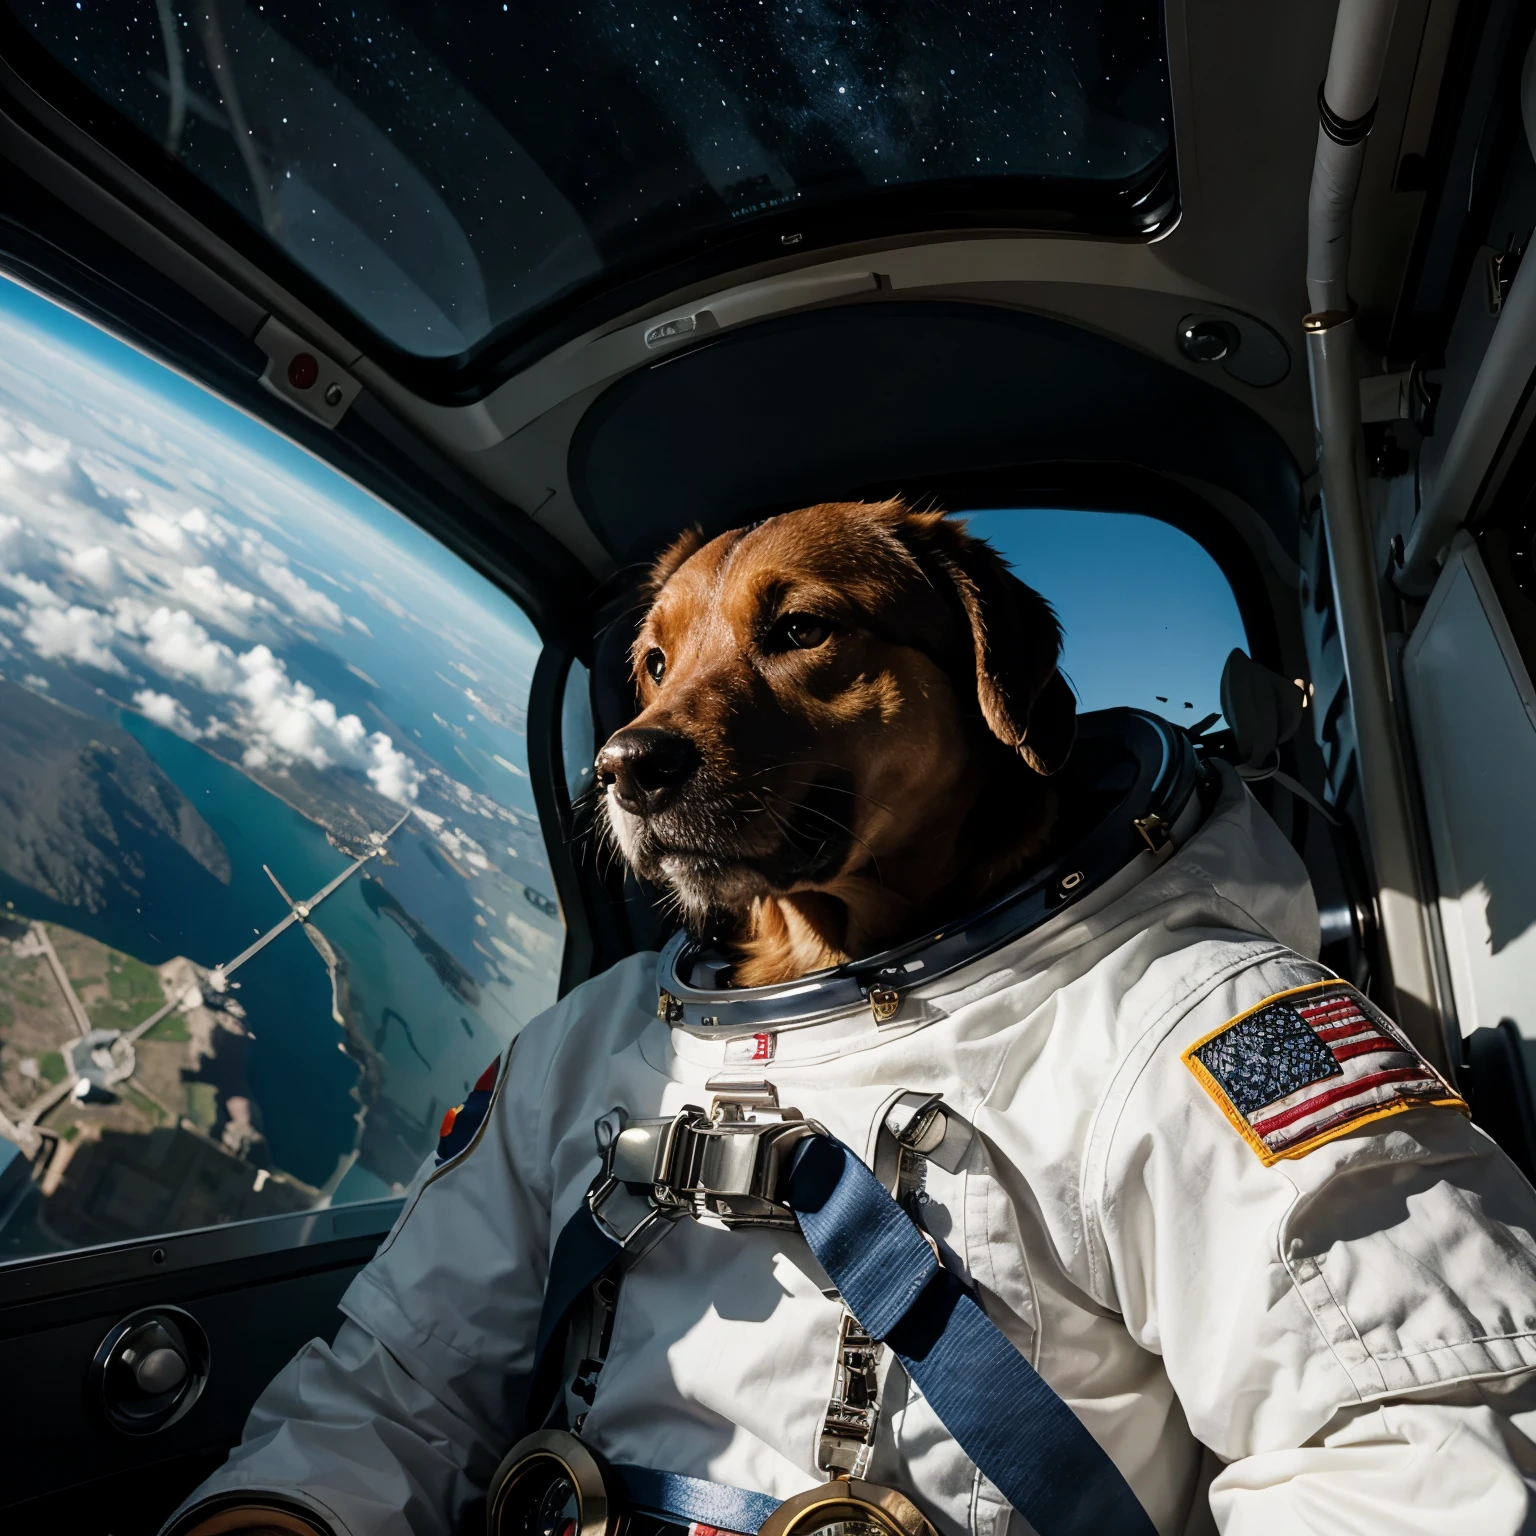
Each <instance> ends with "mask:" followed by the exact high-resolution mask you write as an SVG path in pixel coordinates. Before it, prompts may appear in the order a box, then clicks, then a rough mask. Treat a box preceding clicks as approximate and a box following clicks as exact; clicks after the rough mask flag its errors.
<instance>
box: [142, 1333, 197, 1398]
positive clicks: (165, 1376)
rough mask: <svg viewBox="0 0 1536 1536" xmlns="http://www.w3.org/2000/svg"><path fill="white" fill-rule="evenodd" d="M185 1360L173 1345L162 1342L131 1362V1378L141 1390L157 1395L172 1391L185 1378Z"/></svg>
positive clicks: (186, 1368)
mask: <svg viewBox="0 0 1536 1536" xmlns="http://www.w3.org/2000/svg"><path fill="white" fill-rule="evenodd" d="M187 1371H188V1366H187V1362H186V1361H185V1360H184V1359H182V1357H181V1354H180V1352H179V1351H178V1350H177V1349H176V1348H175V1346H174V1345H170V1344H162V1345H161V1346H160V1348H159V1349H152V1350H150V1352H149V1353H148V1354H147V1355H144V1354H141V1355H140V1356H139V1358H138V1359H137V1360H136V1361H135V1362H134V1363H133V1379H134V1381H135V1382H137V1383H138V1387H139V1390H140V1391H141V1392H145V1393H148V1394H150V1395H152V1396H158V1395H159V1394H160V1393H162V1392H174V1391H175V1390H176V1388H177V1387H179V1386H180V1385H181V1384H182V1382H184V1381H185V1380H186V1379H187Z"/></svg>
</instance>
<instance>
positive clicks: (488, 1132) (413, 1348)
mask: <svg viewBox="0 0 1536 1536" xmlns="http://www.w3.org/2000/svg"><path fill="white" fill-rule="evenodd" d="M579 1001H580V995H579V993H578V994H573V995H572V997H571V998H568V999H566V1001H565V1003H563V1004H561V1005H560V1006H558V1007H557V1008H556V1009H553V1010H551V1012H550V1013H549V1014H546V1015H544V1016H542V1017H541V1018H540V1019H538V1020H535V1021H534V1023H533V1024H531V1025H529V1026H528V1028H527V1029H526V1030H525V1031H524V1033H523V1035H522V1036H521V1037H520V1038H519V1040H518V1041H517V1043H516V1048H515V1050H512V1051H509V1052H508V1053H507V1055H506V1056H505V1057H504V1058H503V1059H502V1061H501V1063H500V1064H499V1067H498V1071H497V1080H496V1082H495V1083H494V1084H493V1085H492V1088H491V1090H490V1093H489V1098H488V1101H487V1103H486V1105H485V1109H484V1114H483V1117H482V1118H480V1119H479V1120H478V1121H477V1123H474V1124H469V1123H467V1121H466V1119H465V1116H466V1115H467V1114H473V1111H474V1110H475V1109H476V1108H477V1105H476V1102H475V1097H474V1094H471V1095H470V1097H469V1099H467V1100H466V1103H465V1106H464V1108H463V1110H461V1112H460V1120H459V1123H458V1125H457V1127H456V1132H455V1133H454V1134H453V1135H451V1136H450V1137H447V1138H445V1141H444V1143H443V1144H442V1145H440V1148H439V1152H440V1154H441V1153H442V1151H443V1150H444V1149H445V1148H446V1149H447V1151H448V1153H449V1155H448V1157H447V1158H446V1160H444V1161H441V1162H439V1160H438V1158H433V1159H431V1160H429V1162H428V1164H427V1166H426V1167H425V1168H423V1169H422V1171H421V1173H420V1174H418V1176H417V1178H416V1181H415V1182H414V1183H413V1185H412V1188H411V1190H410V1191H409V1192H408V1194H407V1198H406V1206H405V1210H404V1212H403V1213H402V1215H401V1217H400V1220H399V1221H398V1222H397V1223H396V1225H395V1228H394V1230H393V1231H392V1232H391V1233H390V1235H389V1236H388V1237H387V1238H386V1239H385V1241H384V1243H383V1244H382V1245H381V1247H380V1249H379V1252H378V1254H377V1255H376V1257H375V1258H374V1259H373V1260H372V1262H371V1263H370V1264H369V1265H368V1266H367V1267H366V1268H365V1269H364V1270H363V1271H362V1272H361V1273H360V1274H359V1275H358V1276H357V1278H356V1279H355V1280H354V1281H353V1282H352V1284H351V1286H350V1287H349V1288H348V1289H347V1292H346V1294H345V1295H344V1296H343V1298H342V1300H341V1304H340V1305H341V1311H342V1313H343V1314H344V1316H345V1319H346V1321H345V1322H343V1324H342V1327H341V1330H340V1332H339V1333H338V1334H337V1336H336V1339H335V1341H334V1343H332V1344H330V1345H327V1344H325V1343H324V1342H323V1341H321V1340H318V1339H317V1340H314V1341H312V1342H311V1343H309V1344H307V1345H306V1346H305V1347H304V1348H303V1349H302V1350H301V1351H300V1352H299V1354H298V1356H297V1357H296V1358H295V1359H294V1360H292V1361H291V1362H290V1363H289V1364H288V1365H287V1366H285V1367H284V1368H283V1370H282V1371H281V1372H280V1373H279V1374H278V1375H277V1377H276V1378H275V1379H274V1380H273V1381H272V1383H271V1384H270V1385H269V1386H268V1387H267V1389H266V1391H265V1392H263V1394H262V1395H261V1397H260V1398H259V1399H258V1400H257V1402H256V1405H255V1407H254V1408H253V1409H252V1411H251V1414H250V1417H249V1419H248V1420H247V1423H246V1426H245V1431H244V1435H243V1438H242V1440H241V1443H240V1444H239V1445H238V1446H237V1447H236V1448H235V1449H234V1451H233V1452H232V1453H231V1454H230V1458H229V1460H228V1461H227V1462H226V1463H225V1465H224V1466H223V1467H221V1468H220V1469H219V1471H218V1472H216V1473H215V1474H214V1475H213V1476H212V1477H211V1478H210V1479H208V1481H207V1482H205V1483H204V1484H203V1485H202V1487H200V1488H199V1489H198V1490H197V1491H196V1493H195V1494H193V1496H192V1497H191V1498H190V1499H189V1500H188V1501H187V1503H186V1504H185V1505H184V1506H183V1508H182V1510H181V1511H179V1512H178V1515H177V1516H174V1517H173V1518H172V1521H171V1523H170V1524H169V1525H168V1526H167V1528H166V1530H167V1532H168V1533H170V1532H174V1533H175V1536H182V1533H183V1532H187V1533H190V1532H193V1531H195V1530H196V1529H197V1527H198V1524H199V1522H200V1521H201V1520H203V1519H205V1518H206V1517H207V1516H208V1515H211V1514H213V1513H215V1512H222V1513H223V1516H224V1519H225V1520H228V1519H230V1518H231V1511H232V1510H233V1509H234V1508H236V1507H240V1508H244V1507H245V1506H246V1505H247V1504H250V1505H252V1506H260V1505H262V1504H267V1505H269V1506H270V1507H274V1508H277V1509H280V1510H288V1511H290V1512H293V1513H302V1514H303V1515H304V1516H306V1517H307V1518H309V1519H310V1520H312V1521H314V1522H315V1523H317V1524H318V1525H319V1526H320V1527H321V1529H323V1530H324V1531H325V1532H326V1533H327V1536H450V1533H453V1532H456V1531H457V1530H458V1529H459V1525H460V1522H461V1519H462V1517H463V1513H464V1511H465V1509H466V1508H467V1507H468V1506H469V1505H471V1503H472V1502H473V1501H474V1500H476V1499H477V1498H479V1497H480V1496H481V1495H482V1494H483V1491H484V1488H485V1485H486V1483H487V1481H488V1480H489V1478H490V1476H491V1474H492V1472H493V1471H494V1470H495V1467H496V1465H497V1463H498V1462H499V1461H500V1459H501V1457H502V1456H503V1455H505V1453H506V1451H507V1449H508V1448H509V1447H510V1445H511V1444H512V1442H513V1441H514V1440H515V1438H516V1436H517V1432H518V1429H519V1425H520V1418H521V1410H522V1399H523V1393H524V1388H525V1385H526V1382H527V1380H528V1376H529V1373H530V1371H531V1368H532V1352H533V1341H534V1338H535V1334H536V1330H537V1325H538V1317H539V1310H540V1306H541V1302H542V1298H543V1290H544V1278H545V1273H546V1270H547V1261H548V1251H549V1235H550V1214H549V1211H550V1175H551V1170H550V1158H549V1154H548V1151H547V1149H546V1148H545V1147H544V1145H543V1144H542V1141H541V1137H542V1136H543V1134H544V1131H543V1121H544V1119H545V1117H544V1115H543V1114H541V1108H542V1106H543V1101H544V1098H545V1087H546V1081H547V1078H548V1075H549V1070H550V1062H551V1060H552V1058H553V1056H554V1054H555V1053H556V1052H557V1051H558V1048H559V1044H560V1040H561V1037H562V1036H563V1035H564V1034H565V1033H566V1031H567V1030H568V1028H569V1026H570V1024H571V1023H572V1022H573V1018H572V1015H573V1012H574V1010H575V1009H577V1008H579ZM483 1082H484V1079H482V1083H483ZM480 1087H481V1085H480V1084H477V1085H476V1088H477V1089H479V1088H480ZM251 1520H252V1524H253V1526H256V1527H260V1526H262V1525H263V1524H264V1523H265V1522H264V1521H263V1520H262V1519H260V1518H259V1517H258V1516H257V1515H256V1514H254V1513H253V1514H252V1516H251ZM220 1528H221V1529H222V1528H227V1527H225V1526H223V1525H221V1527H220Z"/></svg>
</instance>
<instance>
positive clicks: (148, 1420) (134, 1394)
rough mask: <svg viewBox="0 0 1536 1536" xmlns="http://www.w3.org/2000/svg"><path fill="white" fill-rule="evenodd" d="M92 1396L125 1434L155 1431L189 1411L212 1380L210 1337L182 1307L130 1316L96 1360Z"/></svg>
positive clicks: (103, 1343)
mask: <svg viewBox="0 0 1536 1536" xmlns="http://www.w3.org/2000/svg"><path fill="white" fill-rule="evenodd" d="M90 1375H91V1395H92V1397H93V1398H94V1400H95V1401H96V1403H97V1404H98V1405H99V1407H100V1408H101V1411H102V1412H103V1413H104V1414H105V1415H106V1418H107V1422H108V1423H109V1424H111V1425H112V1427H113V1428H114V1429H117V1430H121V1431H122V1433H123V1434H125V1435H152V1434H154V1433H155V1432H156V1431H157V1430H161V1429H165V1428H167V1427H168V1426H169V1425H171V1424H174V1423H175V1422H176V1421H177V1420H178V1419H180V1418H181V1417H183V1415H185V1414H186V1413H188V1412H189V1411H190V1410H191V1408H192V1405H193V1404H194V1403H195V1402H196V1401H197V1400H198V1398H199V1397H200V1396H201V1395H202V1390H203V1385H204V1383H205V1382H206V1381H207V1379H208V1336H207V1335H206V1334H205V1333H204V1332H203V1330H202V1328H201V1327H200V1326H199V1325H198V1322H197V1319H196V1318H194V1317H193V1316H192V1315H191V1313H189V1312H184V1311H183V1310H182V1309H181V1308H180V1307H146V1308H145V1309H144V1310H143V1311H140V1312H134V1313H131V1314H130V1315H129V1316H127V1317H125V1318H124V1319H123V1320H122V1321H121V1322H120V1323H118V1325H117V1326H116V1327H115V1328H113V1329H112V1331H111V1332H110V1333H109V1334H108V1335H107V1336H106V1338H104V1339H103V1340H102V1341H101V1344H100V1346H99V1347H98V1348H97V1350H96V1354H95V1356H94V1357H93V1359H92V1361H91V1371H90Z"/></svg>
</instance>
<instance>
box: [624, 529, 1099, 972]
mask: <svg viewBox="0 0 1536 1536" xmlns="http://www.w3.org/2000/svg"><path fill="white" fill-rule="evenodd" d="M651 582H652V586H651V590H652V594H653V597H652V602H651V607H650V611H649V612H648V614H647V615H646V618H645V622H644V625H643V626H642V628H641V630H640V634H639V637H638V639H637V640H636V642H635V649H634V669H635V681H636V684H637V686H638V688H639V690H640V698H641V704H642V708H641V711H640V714H639V715H638V717H637V718H636V719H635V720H634V721H633V722H632V723H631V724H630V725H627V726H626V727H625V728H624V729H623V730H621V731H617V732H615V733H614V735H613V736H612V737H611V738H610V740H609V741H608V743H607V744H606V745H605V746H604V747H603V749H602V751H601V752H600V753H599V754H598V758H597V771H598V779H599V782H600V784H601V786H602V788H603V790H604V794H603V803H604V811H605V814H606V817H607V822H608V826H609V828H610V830H611V832H612V835H613V837H614V838H615V840H616V841H617V843H618V846H619V848H620V849H621V851H622V852H623V854H624V856H625V858H626V859H627V860H628V861H629V864H630V866H631V867H632V868H633V869H634V870H635V871H636V873H638V874H640V875H642V876H644V877H645V878H648V879H651V880H654V881H657V882H658V883H661V884H665V885H666V886H668V887H669V888H670V889H671V890H672V891H673V892H674V893H675V895H676V897H677V899H678V901H679V903H680V904H681V907H682V910H683V913H684V916H685V917H686V918H687V920H688V921H689V922H690V923H691V924H693V925H694V926H695V927H697V926H700V925H702V924H705V923H706V922H714V923H716V924H721V923H723V925H724V930H725V931H724V935H723V937H724V938H725V940H726V942H727V943H728V944H730V945H731V946H732V948H733V949H734V951H735V954H736V964H735V966H734V968H733V972H732V980H733V982H734V983H735V984H736V985H738V986H762V985H765V984H767V983H769V982H777V981H785V980H788V979H790V978H792V977H795V976H799V975H803V974H804V973H805V972H807V971H811V970H816V969H819V968H820V967H822V966H827V965H836V964H839V963H841V962H842V961H844V960H847V959H850V958H853V957H857V956H863V955H868V954H873V953H877V952H878V951H880V950H882V949H884V948H887V947H889V946H890V945H891V944H894V943H898V942H900V941H901V940H903V939H906V938H909V937H913V936H916V935H917V934H919V933H921V932H922V931H923V930H924V928H925V926H927V925H930V924H932V923H934V922H937V921H940V920H942V919H944V918H945V917H948V916H953V915H957V914H959V913H960V912H962V911H964V910H965V908H967V907H968V906H972V905H974V904H975V903H976V902H977V901H979V900H980V899H981V898H982V897H984V896H985V895H987V894H988V893H989V892H991V891H993V890H996V889H998V888H1000V887H1002V886H1003V884H1004V883H1005V882H1006V881H1008V880H1009V879H1010V877H1016V876H1018V875H1020V874H1021V873H1022V871H1023V870H1024V868H1025V866H1026V865H1027V864H1028V862H1029V861H1030V859H1031V858H1032V857H1034V856H1035V855H1036V854H1038V853H1039V851H1040V850H1041V848H1042V847H1043V845H1044V843H1045V841H1046V838H1047V837H1048V835H1049V833H1050V829H1051V824H1052V821H1053V818H1054V816H1055V808H1056V796H1055V794H1054V792H1053V790H1052V788H1051V787H1050V786H1049V785H1048V784H1047V782H1046V778H1045V776H1046V775H1048V774H1051V773H1054V772H1055V770H1056V769H1057V768H1059V767H1060V766H1061V764H1062V762H1063V761H1064V760H1065V758H1066V756H1067V753H1068V751H1069V750H1070V748H1071V745H1072V739H1073V734H1074V730H1075V703H1074V700H1073V696H1072V691H1071V689H1070V688H1069V687H1068V685H1067V683H1066V681H1065V680H1064V679H1063V678H1062V676H1061V674H1060V673H1059V672H1058V671H1057V669H1056V662H1057V658H1058V656H1059V655H1060V650H1061V629H1060V626H1059V625H1058V623H1057V622H1056V616H1055V615H1054V614H1053V613H1052V611H1051V608H1050V605H1049V604H1048V603H1047V602H1046V601H1045V599H1044V598H1042V597H1041V596H1040V594H1039V593H1037V592H1035V591H1033V590H1032V589H1031V588H1029V587H1027V586H1025V585H1024V583H1023V582H1022V581H1019V580H1018V579H1017V578H1016V577H1015V576H1013V575H1012V574H1011V573H1010V572H1009V570H1008V568H1007V566H1006V565H1004V563H1003V561H1002V560H1001V559H1000V558H999V557H998V555H997V554H996V553H995V552H994V551H993V550H992V549H991V548H990V547H989V546H988V545H986V544H984V543H982V542H981V541H980V540H979V539H975V538H972V537H971V536H970V535H969V534H968V533H967V532H966V531H965V528H964V526H963V525H962V524H960V523H956V522H952V521H950V520H949V519H948V518H946V517H945V516H944V515H943V514H941V513H937V512H913V511H909V510H908V509H907V508H906V506H905V505H903V504H902V503H901V502H900V501H887V502H880V503H877V504H866V503H858V502H837V503H827V504H824V505H821V506H815V507H806V508H804V509H802V510H801V511H798V512H787V513H784V514H782V515H781V516H778V517H772V518H769V519H768V520H767V521H765V522H762V523H759V524H756V525H755V526H753V527H751V528H739V529H736V530H734V531H733V532H730V533H724V534H721V535H720V537H719V538H716V539H712V540H710V541H709V542H707V543H706V542H705V540H704V538H703V536H702V535H701V534H699V533H697V532H692V533H687V534H684V535H683V537H682V538H680V539H679V540H678V541H677V542H676V543H675V544H674V545H673V546H672V547H671V549H669V550H668V551H667V552H666V554H664V555H663V556H662V557H661V559H660V560H659V561H658V562H657V564H656V567H655V570H654V571H653V573H652V578H651Z"/></svg>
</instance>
